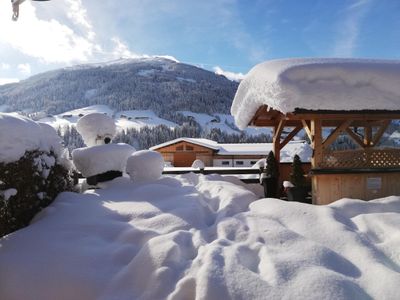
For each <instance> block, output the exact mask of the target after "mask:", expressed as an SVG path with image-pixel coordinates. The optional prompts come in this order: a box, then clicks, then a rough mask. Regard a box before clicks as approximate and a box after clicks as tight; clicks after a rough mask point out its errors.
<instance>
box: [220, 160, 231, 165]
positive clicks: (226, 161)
mask: <svg viewBox="0 0 400 300" xmlns="http://www.w3.org/2000/svg"><path fill="white" fill-rule="evenodd" d="M221 164H222V165H223V166H229V160H223V161H222V163H221Z"/></svg>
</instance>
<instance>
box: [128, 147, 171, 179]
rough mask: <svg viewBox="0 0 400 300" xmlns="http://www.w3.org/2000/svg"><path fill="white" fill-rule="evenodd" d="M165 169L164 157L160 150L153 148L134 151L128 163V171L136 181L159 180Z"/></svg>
mask: <svg viewBox="0 0 400 300" xmlns="http://www.w3.org/2000/svg"><path fill="white" fill-rule="evenodd" d="M163 169H164V158H163V157H162V155H161V154H160V153H159V152H157V151H151V150H141V151H137V152H135V153H133V154H132V155H131V156H130V157H129V158H128V161H127V164H126V173H128V174H129V176H130V177H131V180H133V181H135V182H138V181H151V180H157V179H158V178H160V177H161V175H162V171H163Z"/></svg>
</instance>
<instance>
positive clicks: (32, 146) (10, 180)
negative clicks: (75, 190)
mask: <svg viewBox="0 0 400 300" xmlns="http://www.w3.org/2000/svg"><path fill="white" fill-rule="evenodd" d="M0 141H1V143H0V237H1V236H3V235H5V234H8V233H10V232H12V231H14V230H17V229H19V228H22V227H24V226H26V225H28V224H29V222H30V220H31V219H32V218H33V216H34V215H35V214H36V213H37V212H38V211H40V210H41V209H42V208H44V207H46V206H47V205H49V204H50V203H51V202H52V201H53V200H54V198H55V197H56V196H57V194H58V193H60V192H62V191H65V190H71V189H72V187H73V182H72V178H71V176H70V175H71V174H70V171H69V165H68V161H67V160H66V159H64V158H63V155H62V147H61V143H60V141H61V140H60V138H59V137H58V135H57V133H56V131H55V130H54V129H53V128H51V127H50V126H48V125H46V124H40V123H36V122H33V121H32V120H29V119H26V118H23V117H20V116H14V115H10V114H0Z"/></svg>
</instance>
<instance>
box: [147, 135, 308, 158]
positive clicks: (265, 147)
mask: <svg viewBox="0 0 400 300" xmlns="http://www.w3.org/2000/svg"><path fill="white" fill-rule="evenodd" d="M179 142H188V143H192V144H195V145H199V146H203V147H206V148H210V149H213V150H216V151H217V154H218V155H221V156H225V155H263V156H267V155H268V153H269V152H270V151H272V150H273V144H272V143H240V144H219V143H217V142H215V141H212V140H208V139H198V138H178V139H175V140H171V141H168V142H165V143H163V144H159V145H156V146H154V147H151V148H150V150H157V149H160V148H163V147H166V146H169V145H173V144H177V143H179ZM295 154H297V155H299V156H300V159H301V160H302V161H303V162H309V161H310V159H311V156H312V149H311V147H310V145H309V144H308V143H307V142H306V141H303V140H301V141H291V142H289V143H288V144H287V145H286V146H285V147H283V149H282V150H281V162H292V161H293V156H294V155H295Z"/></svg>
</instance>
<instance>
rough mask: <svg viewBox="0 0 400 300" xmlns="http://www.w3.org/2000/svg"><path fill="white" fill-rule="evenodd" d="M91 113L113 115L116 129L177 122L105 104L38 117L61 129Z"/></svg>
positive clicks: (167, 124)
mask: <svg viewBox="0 0 400 300" xmlns="http://www.w3.org/2000/svg"><path fill="white" fill-rule="evenodd" d="M87 92H90V93H94V92H95V90H89V91H87ZM90 93H89V94H90ZM91 113H101V114H106V115H107V116H110V117H113V118H114V122H115V124H116V125H117V130H126V129H130V128H134V129H137V130H140V129H141V128H143V127H145V126H148V127H154V126H158V125H165V126H168V127H170V128H174V127H176V126H178V124H176V123H174V122H171V121H168V120H165V119H162V118H160V117H158V116H157V115H156V114H155V113H154V112H153V111H151V110H128V111H120V112H116V111H114V110H113V109H112V108H110V107H109V106H107V105H92V106H87V107H83V108H79V109H74V110H71V111H66V112H64V113H62V114H59V115H55V116H48V117H45V118H42V119H40V122H45V123H47V124H49V125H51V126H52V127H54V128H56V129H58V128H61V129H62V128H63V127H64V126H76V123H77V122H78V120H79V119H80V118H81V117H82V116H86V115H88V114H91Z"/></svg>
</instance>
